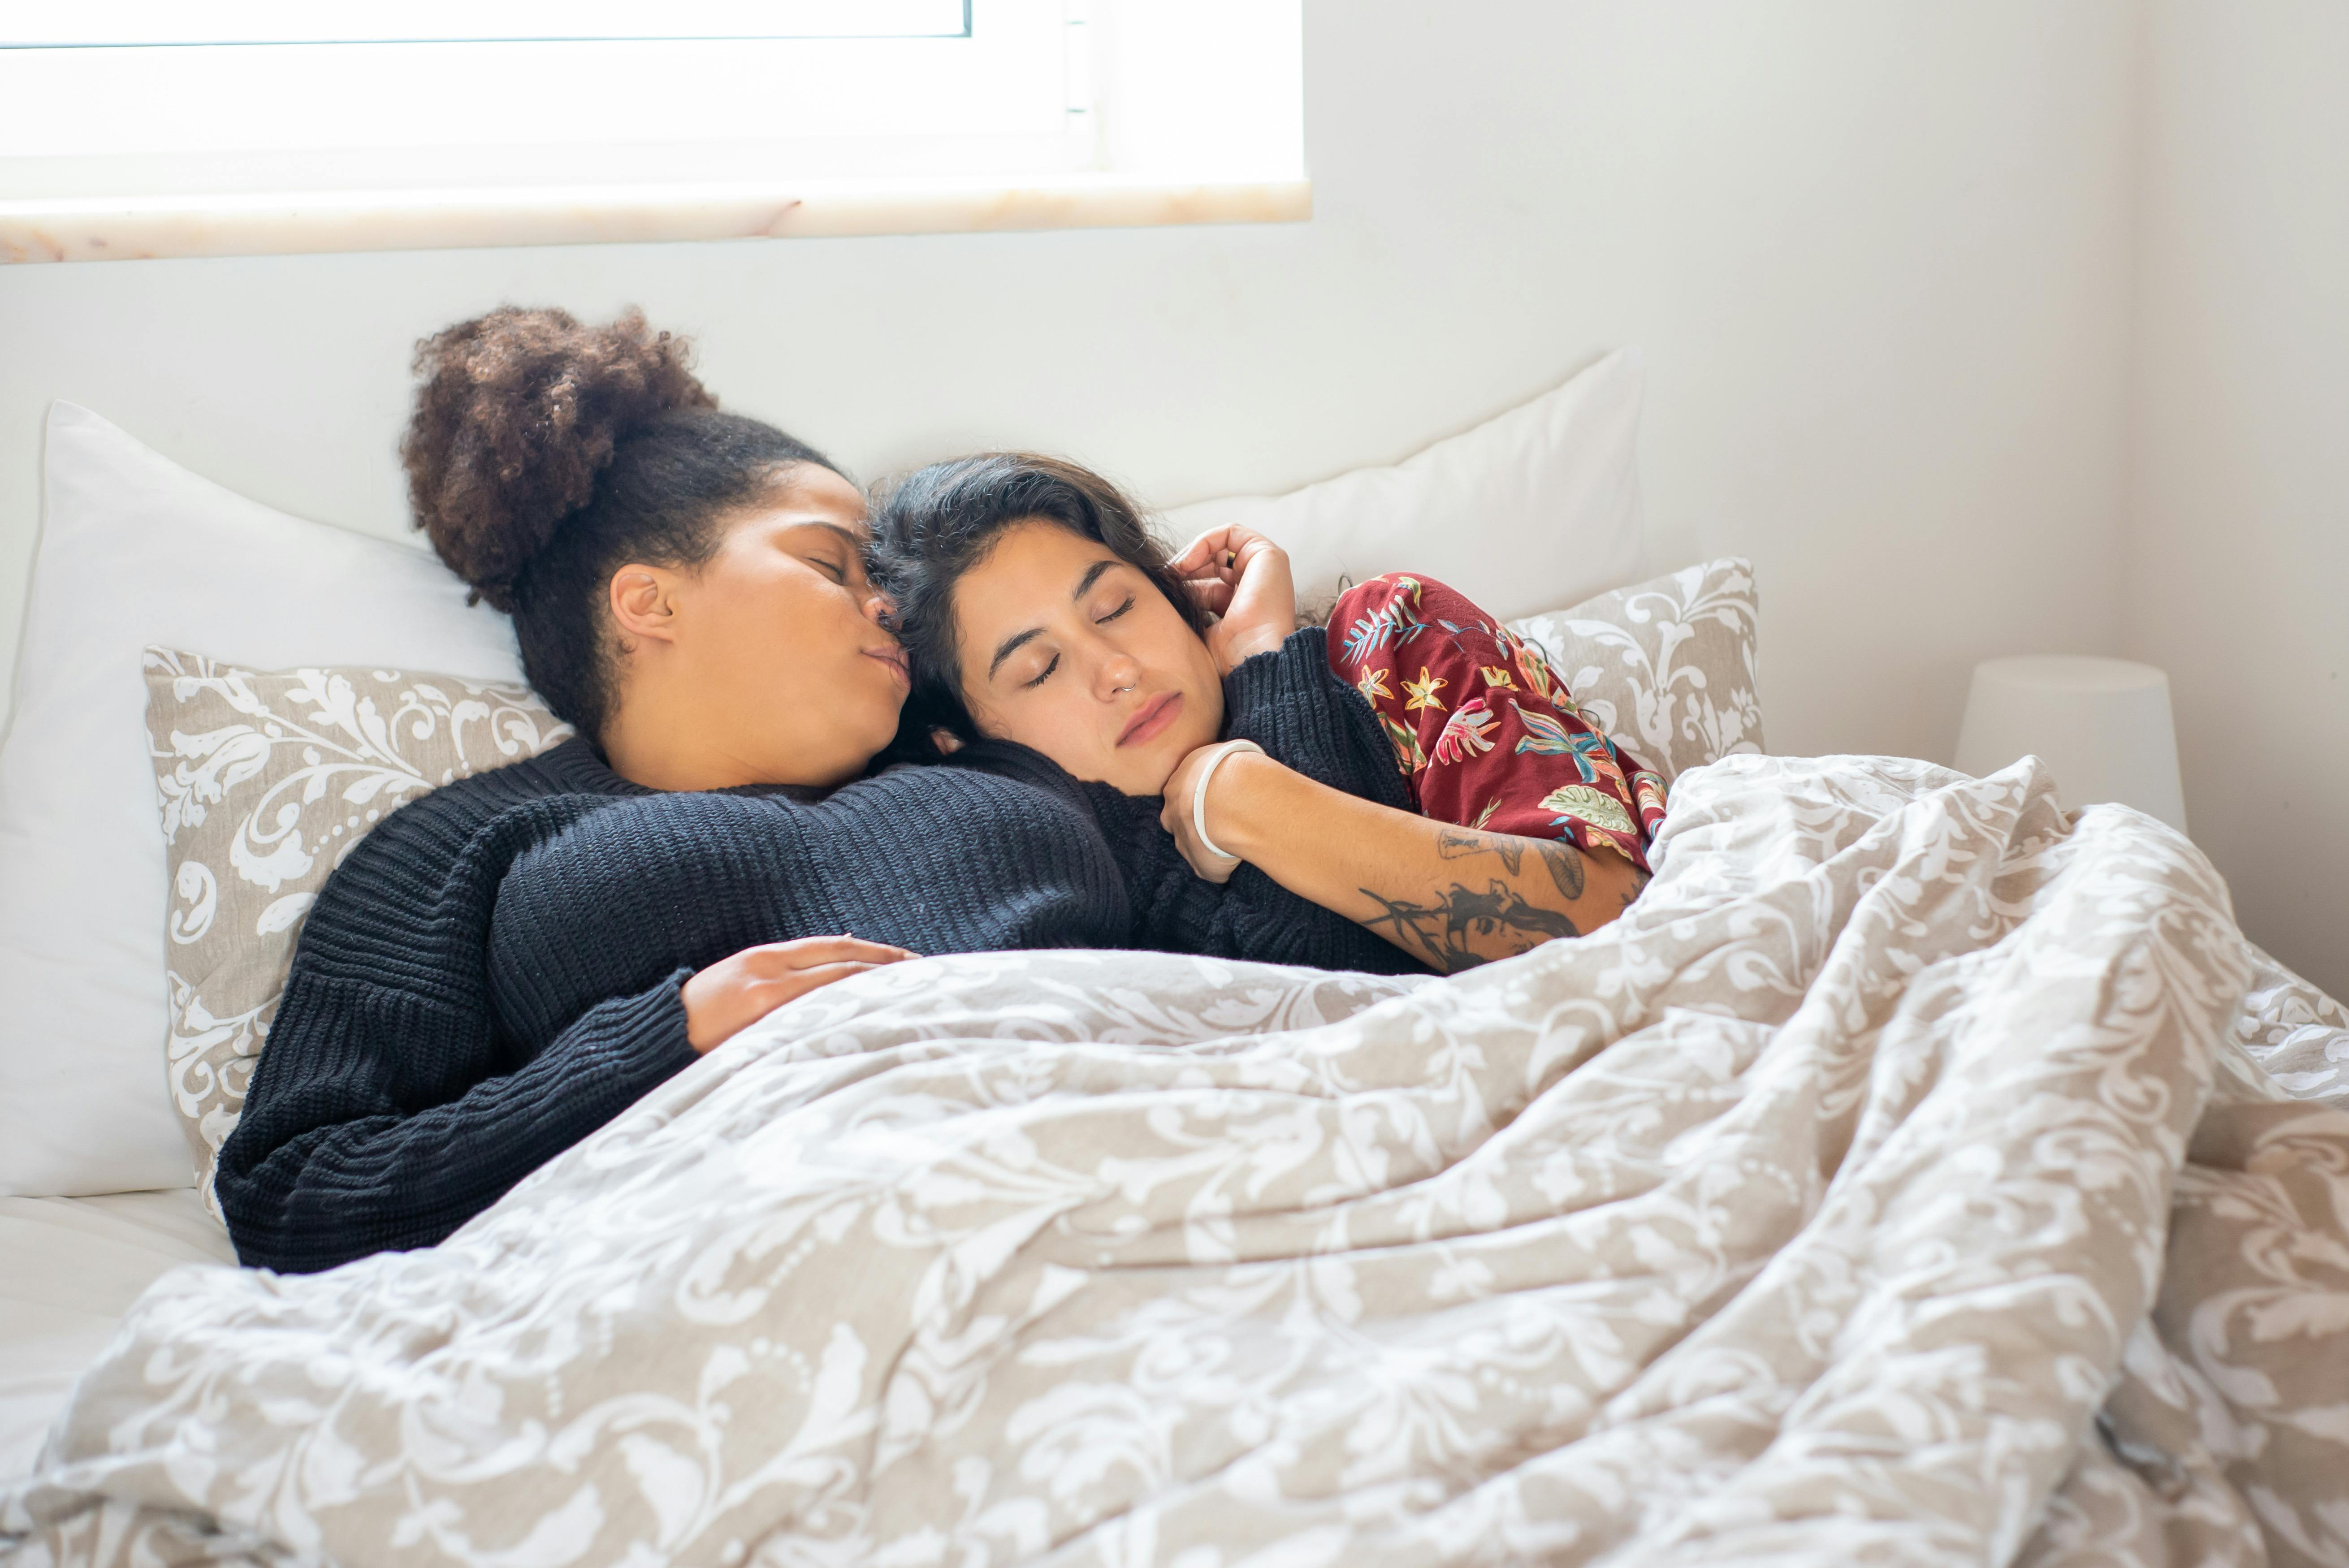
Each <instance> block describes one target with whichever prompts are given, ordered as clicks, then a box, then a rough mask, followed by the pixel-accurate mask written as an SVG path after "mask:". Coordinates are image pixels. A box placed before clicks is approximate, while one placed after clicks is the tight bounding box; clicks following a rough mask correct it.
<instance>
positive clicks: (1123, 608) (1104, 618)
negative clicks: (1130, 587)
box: [1093, 593, 1133, 626]
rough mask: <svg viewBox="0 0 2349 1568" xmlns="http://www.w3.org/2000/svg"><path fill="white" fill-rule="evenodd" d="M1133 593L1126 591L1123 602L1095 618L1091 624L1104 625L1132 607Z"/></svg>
mask: <svg viewBox="0 0 2349 1568" xmlns="http://www.w3.org/2000/svg"><path fill="white" fill-rule="evenodd" d="M1131 609H1133V594H1131V593H1128V594H1127V595H1126V596H1125V603H1123V604H1120V605H1119V606H1118V607H1117V608H1116V609H1114V610H1112V611H1111V612H1110V613H1109V614H1106V615H1103V616H1101V617H1100V618H1099V619H1097V620H1096V621H1095V622H1094V623H1093V624H1095V625H1097V626H1106V625H1108V624H1110V623H1111V622H1112V621H1114V620H1116V619H1117V618H1118V617H1119V616H1120V615H1123V614H1125V613H1126V612H1127V611H1128V610H1131Z"/></svg>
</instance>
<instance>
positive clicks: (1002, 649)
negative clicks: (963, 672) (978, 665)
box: [987, 626, 1044, 680]
mask: <svg viewBox="0 0 2349 1568" xmlns="http://www.w3.org/2000/svg"><path fill="white" fill-rule="evenodd" d="M1043 634H1044V628H1043V627H1041V626H1030V627H1029V628H1028V629H1027V630H1026V631H1024V632H1014V633H1012V634H1011V635H1009V636H1008V637H1006V638H1004V639H1003V641H1001V642H1000V643H998V644H997V645H996V646H995V658H994V659H993V661H992V662H990V663H989V664H988V666H987V678H988V680H993V679H994V678H995V672H996V671H998V670H999V669H1001V668H1002V667H1003V661H1004V660H1006V659H1008V658H1009V657H1010V656H1011V655H1014V654H1016V653H1018V652H1019V650H1020V649H1022V648H1024V647H1026V646H1027V645H1029V644H1030V643H1031V642H1033V641H1035V640H1036V639H1037V638H1038V637H1040V636H1042V635H1043Z"/></svg>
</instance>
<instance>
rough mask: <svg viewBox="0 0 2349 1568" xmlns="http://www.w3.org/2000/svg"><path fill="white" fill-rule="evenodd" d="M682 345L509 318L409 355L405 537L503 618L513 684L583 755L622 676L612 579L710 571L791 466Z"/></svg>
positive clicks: (643, 330)
mask: <svg viewBox="0 0 2349 1568" xmlns="http://www.w3.org/2000/svg"><path fill="white" fill-rule="evenodd" d="M692 364H693V362H692V351H691V346H690V345H689V344H688V341H687V340H686V339H684V338H681V337H675V336H672V335H669V334H668V333H666V332H661V333H656V332H654V331H653V330H652V329H651V328H650V327H648V326H647V325H645V318H644V316H643V315H641V314H639V313H637V312H636V311H633V310H632V311H629V312H627V313H626V315H622V316H621V317H620V318H619V319H618V320H616V321H614V322H611V323H608V324H606V325H602V326H582V325H580V324H579V322H578V321H577V320H575V319H574V317H573V316H572V315H570V314H569V313H568V312H565V311H560V310H523V309H518V308H516V307H514V306H512V305H509V306H506V307H504V308H502V309H499V310H493V311H492V312H490V313H489V314H488V315H481V316H476V317H474V318H473V319H472V320H471V321H463V322H459V323H458V324H457V325H454V326H452V327H450V328H449V329H447V330H446V331H444V332H440V333H436V334H435V335H432V336H431V337H429V338H426V339H425V340H424V341H423V342H422V343H420V344H419V345H418V346H417V349H416V372H417V375H418V376H419V377H420V378H421V381H422V383H423V384H422V386H421V387H419V388H418V390H417V394H416V413H415V417H414V418H412V419H411V420H410V421H409V427H408V434H407V436H406V437H405V438H403V439H402V440H401V442H400V445H399V455H400V460H401V462H402V463H403V464H405V465H406V467H407V469H408V493H409V500H410V502H411V503H412V504H413V506H414V508H415V511H416V526H417V527H419V528H420V529H422V530H424V531H425V533H426V534H427V535H428V536H429V538H430V539H431V541H432V548H433V549H434V550H435V551H436V552H439V554H440V559H441V560H442V561H444V562H447V563H448V565H449V568H450V571H452V572H454V573H457V575H459V576H460V577H462V578H463V579H464V580H465V581H466V582H468V583H471V584H472V587H473V597H475V598H477V599H486V600H488V601H489V602H490V603H492V604H493V605H495V606H496V607H497V608H499V609H501V610H502V611H504V612H506V614H510V615H512V617H513V623H514V635H515V638H516V640H517V641H518V642H519V643H520V644H521V645H522V665H523V674H524V675H525V676H528V677H529V680H530V684H531V685H532V686H534V687H536V688H537V690H538V694H539V695H540V696H543V697H544V698H545V699H546V705H547V706H548V707H551V708H553V709H554V711H555V713H556V714H557V715H558V716H560V717H563V718H564V719H567V720H568V721H570V722H571V723H572V724H574V725H575V726H577V727H579V729H580V730H581V731H582V732H583V733H585V734H586V735H587V736H588V737H589V738H595V737H596V736H597V735H599V734H601V732H602V730H603V727H604V725H605V723H606V722H607V721H608V720H609V719H610V718H611V717H612V708H613V703H614V700H615V698H616V695H617V691H618V686H619V675H620V658H621V649H620V644H619V639H618V636H617V634H616V632H615V630H614V628H613V627H612V625H611V618H610V608H609V599H608V593H609V585H610V583H611V580H612V573H615V572H616V571H618V570H619V569H620V568H621V567H623V566H625V565H626V564H627V563H628V562H632V561H634V562H644V563H645V564H647V565H649V566H667V567H682V568H690V567H696V566H700V565H702V564H704V563H706V562H708V561H709V558H710V557H711V556H712V555H714V554H715V553H716V552H717V551H718V548H719V543H720V542H721V541H722V539H723V537H724V531H723V530H722V528H721V527H720V526H719V525H720V524H721V523H722V522H724V521H726V520H727V518H728V517H729V515H730V514H731V513H734V512H736V511H740V510H741V509H742V508H743V507H745V506H747V505H749V504H750V503H751V502H754V501H756V500H759V499H761V497H762V496H763V495H765V494H766V493H768V492H769V491H770V490H771V489H772V488H773V487H774V486H775V485H776V484H777V483H778V481H779V480H781V477H782V475H783V472H784V470H786V469H790V468H791V467H792V466H793V465H795V464H799V463H815V464H818V465H820V466H822V467H823V468H828V469H829V468H833V463H832V462H831V461H830V460H829V459H826V458H825V457H824V456H823V454H822V453H820V452H818V451H816V450H815V449H813V448H812V447H810V446H807V445H806V444H804V443H803V442H801V441H797V440H794V439H792V438H791V437H790V436H787V435H785V434H784V433H783V432H782V431H781V430H778V429H776V428H774V427H773V426H772V425H767V424H762V423H761V422H760V421H759V420H756V419H746V418H742V417H741V416H740V415H739V414H722V413H719V410H718V399H717V398H715V397H711V396H710V395H709V391H708V389H707V388H705V387H703V386H702V385H701V383H700V382H699V381H698V380H696V379H695V378H694V375H693V368H692Z"/></svg>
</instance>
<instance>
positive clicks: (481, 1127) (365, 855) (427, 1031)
mask: <svg viewBox="0 0 2349 1568" xmlns="http://www.w3.org/2000/svg"><path fill="white" fill-rule="evenodd" d="M514 793H515V791H512V790H509V789H507V786H506V784H505V783H504V782H503V781H501V780H498V779H496V777H495V776H494V775H484V776H481V777H479V778H477V779H473V780H468V781H467V782H466V783H465V784H460V785H458V786H455V787H452V788H450V789H444V790H440V791H437V792H435V793H434V794H432V795H428V796H426V797H424V798H423V799H420V800H418V801H416V802H415V803H413V804H411V805H409V806H407V807H403V808H402V809H401V810H398V811H397V812H395V813H393V814H392V816H391V817H389V818H388V819H387V820H385V821H384V823H383V824H382V826H381V827H379V828H378V829H377V830H376V831H375V832H374V833H371V834H369V835H368V837H367V839H366V840H365V841H362V842H361V843H360V844H359V846H358V847H357V850H355V851H353V852H352V854H351V857H350V859H349V860H347V861H345V862H344V864H343V865H342V866H341V867H339V868H337V870H336V872H335V874H334V875H333V876H332V877H331V878H329V879H328V880H327V882H326V887H325V888H324V889H323V890H321V892H320V893H319V897H318V902H317V903H316V905H314V906H313V907H312V909H311V911H310V915H309V919H308V920H307V921H306V922H305V925H304V928H303V933H302V940H301V944H300V945H299V946H298V947H297V949H296V950H295V958H294V967H293V972H292V974H291V975H290V976H289V978H288V980H287V983H286V987H285V997H284V999H283V1000H282V1001H281V1002H280V1003H279V1005H278V1008H277V1015H276V1016H275V1018H274V1020H273V1021H272V1022H271V1024H270V1026H269V1034H268V1045H267V1048H266V1049H264V1051H263V1052H262V1054H261V1061H260V1063H259V1065H258V1067H257V1068H256V1069H255V1070H254V1077H253V1082H252V1084H251V1085H250V1087H249V1088H248V1089H247V1091H246V1094H245V1101H244V1109H243V1115H242V1116H241V1117H240V1118H239V1119H238V1122H237V1126H236V1129H235V1130H234V1131H233V1132H232V1133H230V1135H229V1137H228V1140H227V1141H226V1142H225V1143H223V1144H222V1148H221V1154H220V1163H219V1167H218V1173H217V1176H216V1179H215V1191H217V1193H218V1195H219V1198H220V1204H221V1212H222V1214H223V1215H224V1216H226V1218H227V1220H228V1227H229V1234H230V1236H231V1238H232V1239H233V1240H234V1242H235V1243H236V1251H237V1256H238V1257H239V1258H240V1259H241V1260H242V1261H243V1262H244V1263H246V1264H254V1265H258V1266H262V1267H267V1268H274V1269H279V1270H283V1271H285V1272H288V1273H305V1272H309V1271H312V1270H316V1269H324V1268H331V1267H333V1266H334V1265H335V1264H340V1263H346V1262H348V1261H349V1260H350V1259H352V1258H356V1257H360V1256H364V1255H365V1254H367V1253H373V1252H380V1251H383V1250H385V1249H388V1248H405V1247H423V1246H430V1245H432V1244H433V1243H436V1242H439V1241H440V1240H441V1239H442V1238H443V1237H445V1236H447V1235H448V1234H449V1233H450V1232H451V1231H453V1230H455V1229H456V1228H457V1227H458V1226H460V1225H461V1224H463V1223H464V1222H466V1221H467V1220H469V1219H471V1218H472V1217H473V1215H475V1214H477V1213H479V1212H481V1210H483V1209H485V1208H487V1207H488V1206H489V1205H490V1204H492V1203H493V1202H496V1201H497V1200H498V1198H499V1197H501V1196H502V1194H503V1193H504V1192H505V1191H506V1190H507V1189H509V1188H511V1187H512V1186H513V1184H514V1183H515V1182H517V1181H521V1180H522V1179H523V1177H524V1176H526V1175H528V1174H529V1173H530V1172H531V1171H533V1170H535V1169H537V1168H538V1167H539V1166H540V1165H541V1164H543V1163H544V1162H545V1161H548V1160H550V1159H552V1158H554V1155H556V1154H558V1153H560V1152H561V1151H562V1150H564V1149H567V1148H569V1147H570V1146H571V1145H572V1144H574V1143H575V1142H577V1141H578V1140H580V1139H582V1138H585V1136H587V1134H588V1133H590V1132H593V1131H594V1130H595V1129H597V1128H599V1127H601V1126H603V1125H604V1123H605V1122H606V1121H608V1120H610V1119H612V1118H613V1117H614V1116H616V1115H617V1114H618V1113H619V1111H620V1110H621V1109H624V1108H625V1107H626V1106H627V1105H629V1104H631V1103H632V1102H634V1101H635V1100H636V1099H638V1098H639V1097H640V1096H642V1095H643V1094H644V1093H645V1092H646V1091H647V1090H648V1089H650V1088H652V1087H653V1086H654V1085H656V1084H658V1083H659V1082H661V1081H662V1080H663V1079H665V1078H668V1077H669V1076H670V1075H671V1074H673V1073H675V1072H677V1071H678V1069H679V1068H683V1067H684V1066H686V1065H687V1064H688V1063H689V1062H691V1061H692V1060H694V1057H695V1053H694V1050H693V1047H692V1046H691V1045H690V1044H688V1041H687V1039H686V1022H685V1004H684V1001H683V998H682V997H681V996H680V995H679V994H678V986H679V985H680V984H682V982H683V980H684V977H685V975H688V974H689V973H690V971H689V970H678V971H677V972H675V973H673V974H671V975H668V977H667V978H666V979H664V980H662V981H661V982H660V983H658V984H657V985H652V986H651V987H649V988H648V989H646V990H642V991H639V992H636V994H634V995H624V996H621V997H618V998H616V999H613V1000H610V1001H606V1002H603V1003H600V1004H599V1005H597V1006H593V1007H591V1008H589V1009H587V1010H586V1011H585V1012H584V1013H582V1014H581V1015H580V1016H578V1017H576V1018H575V1019H574V1020H572V1021H571V1023H570V1024H569V1026H567V1027H565V1028H564V1029H563V1030H562V1031H560V1032H559V1033H558V1034H557V1035H555V1036H554V1037H553V1038H551V1039H549V1040H548V1041H547V1042H546V1044H545V1046H544V1047H543V1048H541V1049H539V1050H537V1051H535V1052H526V1051H525V1050H524V1049H523V1048H522V1047H519V1046H517V1045H516V1044H515V1043H514V1042H512V1041H511V1040H507V1039H504V1038H502V1037H500V1035H499V1033H498V1031H497V1029H496V1026H494V1024H493V1023H492V1014H493V1009H492V1007H491V1006H489V976H488V936H489V930H490V921H491V915H492V912H493V910H494V909H495V907H496V902H497V894H498V890H499V887H500V885H501V883H502V880H503V877H504V874H505V872H506V869H507V867H508V866H509V865H510V864H511V863H512V858H513V856H514V854H515V853H516V852H517V851H519V849H520V847H521V846H523V845H524V844H526V843H528V842H529V841H530V840H531V838H532V835H533V831H534V830H535V829H536V828H540V827H543V825H544V823H543V820H540V821H537V822H535V823H534V822H533V820H532V813H533V811H536V810H544V808H543V807H534V806H532V805H529V804H523V806H522V807H521V808H520V809H519V810H514V809H509V808H512V807H513V806H514V804H515V802H514V799H512V796H513V794H514Z"/></svg>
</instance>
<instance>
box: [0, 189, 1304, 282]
mask: <svg viewBox="0 0 2349 1568" xmlns="http://www.w3.org/2000/svg"><path fill="white" fill-rule="evenodd" d="M1312 215H1313V187H1312V184H1311V182H1310V181H1305V180H1281V181H1223V182H1215V181H1209V182H1201V183H1192V184H1186V183H1182V182H1179V181H1169V180H1166V179H1164V178H1147V179H1144V178H1137V177H1133V176H1123V177H1121V176H1116V175H1100V174H1096V175H1081V176H1066V175H1064V176H1055V177H1049V178H1046V179H1042V180H1039V181H1034V182H1032V183H1027V184H1007V183H1005V182H1004V181H1003V180H1002V179H1001V178H996V179H992V180H988V181H968V182H960V183H950V182H936V183H925V184H913V183H886V184H884V183H875V182H861V183H855V184H844V183H819V182H806V183H802V184H799V185H783V184H772V185H768V184H748V183H736V184H724V185H659V186H633V187H631V186H549V187H536V188H526V189H518V190H511V189H509V190H500V189H486V188H485V189H466V188H462V187H450V188H445V189H440V190H423V191H280V192H270V193H264V194H255V195H235V196H165V197H143V198H91V199H74V200H65V199H47V198H44V199H36V200H27V201H0V263H33V262H101V261H133V260H145V259H150V258H157V257H165V256H257V255H293V254H305V253H326V252H340V251H424V250H455V249H465V248H470V247H475V246H487V245H593V244H629V243H643V242H659V241H680V240H742V239H798V238H817V237H832V236H842V235H858V234H953V233H987V232H1002V231H1011V230H1034V229H1106V228H1139V227H1150V226H1155V225H1162V224H1179V223H1289V222H1302V221H1304V220H1306V219H1308V218H1310V217H1311V216H1312Z"/></svg>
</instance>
